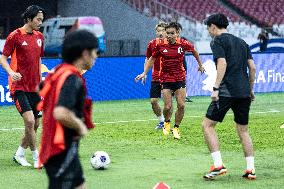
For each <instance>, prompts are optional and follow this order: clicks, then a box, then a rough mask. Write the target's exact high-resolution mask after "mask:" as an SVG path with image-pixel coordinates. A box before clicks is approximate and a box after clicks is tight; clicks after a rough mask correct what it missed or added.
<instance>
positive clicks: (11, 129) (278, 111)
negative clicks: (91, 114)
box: [0, 109, 283, 132]
mask: <svg viewBox="0 0 284 189" xmlns="http://www.w3.org/2000/svg"><path fill="white" fill-rule="evenodd" d="M280 112H283V111H280V110H275V109H273V110H269V111H265V112H251V113H250V115H252V114H267V113H280ZM227 115H229V116H232V115H234V114H232V113H229V114H227ZM204 116H205V113H204V115H200V116H184V118H200V117H204ZM154 120H157V118H152V119H136V120H125V121H106V122H99V123H95V124H96V125H101V124H117V123H132V122H147V121H154ZM15 130H24V127H18V128H0V132H1V131H15Z"/></svg>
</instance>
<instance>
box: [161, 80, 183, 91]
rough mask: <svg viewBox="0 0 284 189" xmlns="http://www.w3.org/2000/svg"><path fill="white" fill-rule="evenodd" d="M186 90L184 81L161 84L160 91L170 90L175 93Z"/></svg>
mask: <svg viewBox="0 0 284 189" xmlns="http://www.w3.org/2000/svg"><path fill="white" fill-rule="evenodd" d="M181 88H186V83H185V81H176V82H165V83H162V89H170V90H172V91H173V92H175V91H176V90H178V89H181Z"/></svg>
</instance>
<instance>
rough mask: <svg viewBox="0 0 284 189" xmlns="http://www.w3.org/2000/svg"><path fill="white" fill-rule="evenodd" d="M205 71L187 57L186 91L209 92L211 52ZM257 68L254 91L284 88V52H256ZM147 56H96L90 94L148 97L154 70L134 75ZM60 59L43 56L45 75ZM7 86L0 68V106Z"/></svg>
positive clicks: (100, 97)
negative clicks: (143, 81) (143, 79)
mask: <svg viewBox="0 0 284 189" xmlns="http://www.w3.org/2000/svg"><path fill="white" fill-rule="evenodd" d="M200 56H201V59H202V61H203V63H204V67H205V69H206V73H205V74H203V75H200V72H197V63H196V61H195V59H194V57H193V56H190V55H188V56H186V60H187V65H188V66H187V67H188V74H187V75H188V77H187V92H188V95H189V96H203V95H210V94H211V92H210V90H211V89H212V87H213V84H214V81H215V77H216V69H215V64H214V62H213V61H212V58H213V57H212V55H200ZM253 58H254V60H255V64H256V67H257V72H256V83H255V92H260V93H265V92H283V91H284V53H265V54H262V53H256V54H253ZM144 60H145V57H143V56H140V57H103V58H99V59H97V62H96V64H95V65H94V67H93V68H92V70H90V71H88V72H86V73H85V78H86V80H87V87H88V91H89V96H90V97H91V98H92V99H93V100H94V101H105V100H128V99H142V98H149V90H150V83H151V72H149V73H148V77H147V81H146V84H145V85H144V86H143V85H142V84H141V82H139V83H137V84H136V83H135V82H134V78H135V77H136V76H137V75H138V74H140V73H141V72H142V71H143V66H144ZM60 62H61V60H60V59H43V60H42V63H43V67H42V72H43V73H42V74H43V77H45V76H46V74H47V71H49V70H51V69H52V68H53V67H55V66H56V65H57V64H59V63H60ZM12 104H13V102H12V99H11V97H10V93H9V91H8V89H7V74H6V72H5V71H4V70H3V69H2V68H0V106H1V105H12Z"/></svg>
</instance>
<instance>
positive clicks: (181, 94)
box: [173, 87, 186, 139]
mask: <svg viewBox="0 0 284 189" xmlns="http://www.w3.org/2000/svg"><path fill="white" fill-rule="evenodd" d="M185 95H186V89H185V87H184V88H179V89H177V90H176V91H175V97H176V101H177V110H176V113H175V125H174V128H173V134H174V138H175V139H180V132H179V125H180V124H181V121H182V119H183V116H184V109H185Z"/></svg>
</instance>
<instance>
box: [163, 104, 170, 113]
mask: <svg viewBox="0 0 284 189" xmlns="http://www.w3.org/2000/svg"><path fill="white" fill-rule="evenodd" d="M171 109H172V105H171V104H165V105H164V110H165V111H171Z"/></svg>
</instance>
